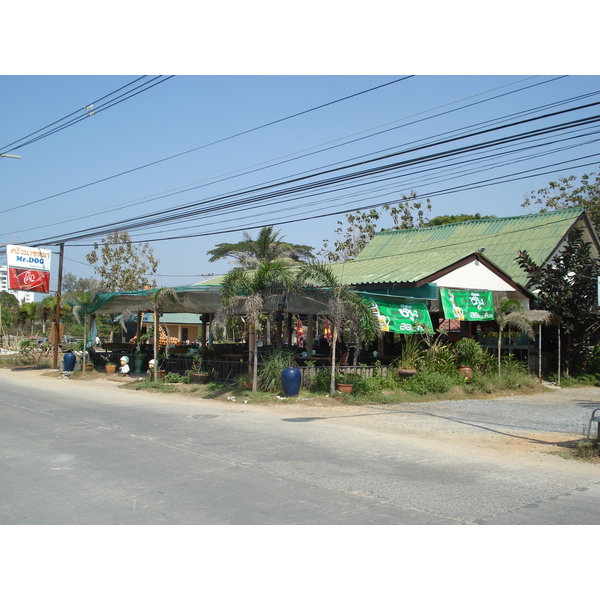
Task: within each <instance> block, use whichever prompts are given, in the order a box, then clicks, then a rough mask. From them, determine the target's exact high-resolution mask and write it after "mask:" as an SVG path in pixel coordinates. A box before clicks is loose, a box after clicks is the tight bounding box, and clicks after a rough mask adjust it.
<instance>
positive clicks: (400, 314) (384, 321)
mask: <svg viewBox="0 0 600 600" xmlns="http://www.w3.org/2000/svg"><path fill="white" fill-rule="evenodd" d="M370 300H371V310H372V311H373V313H374V314H375V316H376V317H377V319H378V321H379V328H380V329H381V331H391V332H393V333H425V331H433V325H432V324H431V317H430V316H429V311H428V310H427V305H426V304H425V303H424V302H416V303H398V302H387V301H385V300H382V299H381V298H380V297H378V298H377V299H375V298H372V297H371V298H370Z"/></svg>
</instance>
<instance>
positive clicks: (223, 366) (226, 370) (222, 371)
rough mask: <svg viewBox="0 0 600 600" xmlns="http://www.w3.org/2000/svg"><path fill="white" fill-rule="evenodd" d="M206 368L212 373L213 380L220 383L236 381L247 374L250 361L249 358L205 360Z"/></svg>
mask: <svg viewBox="0 0 600 600" xmlns="http://www.w3.org/2000/svg"><path fill="white" fill-rule="evenodd" d="M202 364H203V366H204V368H205V369H206V370H207V371H208V372H209V373H212V377H211V380H212V381H216V382H218V383H234V382H235V380H236V379H237V378H238V377H241V376H242V375H247V374H248V370H249V366H248V365H249V363H248V361H247V360H238V361H230V360H213V359H210V360H204V362H203V363H202Z"/></svg>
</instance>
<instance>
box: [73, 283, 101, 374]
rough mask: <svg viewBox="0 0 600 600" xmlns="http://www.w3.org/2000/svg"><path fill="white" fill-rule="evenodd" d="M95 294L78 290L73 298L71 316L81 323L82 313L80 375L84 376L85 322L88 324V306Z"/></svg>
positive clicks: (85, 353) (85, 352)
mask: <svg viewBox="0 0 600 600" xmlns="http://www.w3.org/2000/svg"><path fill="white" fill-rule="evenodd" d="M95 297H96V295H95V294H94V293H93V292H88V291H83V292H79V293H78V294H77V296H75V298H74V299H73V301H74V302H75V304H73V316H74V317H75V319H76V320H77V322H78V323H81V314H82V313H83V352H82V363H83V364H82V369H83V372H82V377H85V357H86V355H87V324H88V314H87V309H88V306H89V305H90V304H91V303H92V302H93V300H94V298H95Z"/></svg>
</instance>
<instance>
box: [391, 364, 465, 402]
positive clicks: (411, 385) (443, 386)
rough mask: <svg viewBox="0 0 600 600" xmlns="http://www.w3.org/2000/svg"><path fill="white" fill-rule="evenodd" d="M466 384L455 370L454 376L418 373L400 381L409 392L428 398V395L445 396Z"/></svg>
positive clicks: (431, 372) (430, 372)
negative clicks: (453, 389) (458, 386)
mask: <svg viewBox="0 0 600 600" xmlns="http://www.w3.org/2000/svg"><path fill="white" fill-rule="evenodd" d="M463 383H464V379H463V378H462V377H461V376H460V375H459V374H458V372H456V369H455V370H454V373H453V374H452V375H448V374H445V373H440V372H437V371H417V372H416V373H415V374H414V375H413V376H412V377H409V378H406V379H403V380H401V381H400V386H401V387H402V389H404V390H406V391H407V392H412V393H413V394H418V395H420V396H426V395H427V394H445V393H446V392H448V391H450V389H452V388H453V387H455V386H457V385H461V384H463Z"/></svg>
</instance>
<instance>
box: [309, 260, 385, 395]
mask: <svg viewBox="0 0 600 600" xmlns="http://www.w3.org/2000/svg"><path fill="white" fill-rule="evenodd" d="M297 281H298V283H297V285H298V286H300V287H302V288H304V289H305V290H310V294H311V295H312V296H316V297H319V296H320V297H323V298H324V299H325V301H326V302H327V305H328V314H329V317H330V319H331V322H332V332H331V333H332V339H331V343H332V348H331V380H330V384H329V393H330V394H331V395H333V394H334V393H335V375H336V373H335V359H336V356H335V355H336V345H337V340H338V337H339V333H340V331H341V330H342V327H344V326H347V327H348V328H349V329H350V331H351V332H352V335H353V336H354V338H355V339H359V340H360V339H362V338H363V337H365V335H366V336H372V337H375V336H377V335H380V334H381V332H380V329H379V324H378V322H377V318H376V317H375V314H374V313H373V311H372V310H371V307H370V306H369V304H367V303H366V302H364V301H363V300H362V299H361V298H360V297H359V296H358V295H357V294H355V293H354V292H352V289H351V288H350V286H348V285H345V284H343V283H341V281H340V280H339V279H338V278H337V277H336V275H335V274H334V272H333V270H332V269H331V267H330V266H329V265H327V264H323V263H311V264H308V265H305V266H303V267H301V269H300V271H299V273H298V280H297ZM359 345H360V344H358V346H359Z"/></svg>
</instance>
